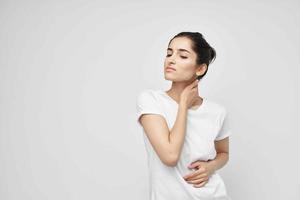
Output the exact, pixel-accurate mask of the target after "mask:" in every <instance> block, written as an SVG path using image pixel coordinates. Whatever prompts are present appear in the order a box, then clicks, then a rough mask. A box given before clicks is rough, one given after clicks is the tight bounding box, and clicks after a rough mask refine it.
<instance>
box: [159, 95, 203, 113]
mask: <svg viewBox="0 0 300 200" xmlns="http://www.w3.org/2000/svg"><path fill="white" fill-rule="evenodd" d="M159 92H160V93H162V94H163V95H164V96H165V97H167V98H168V99H169V100H170V101H171V102H173V104H175V105H176V106H177V107H178V103H177V102H176V101H175V100H174V99H173V98H172V97H170V96H169V95H168V94H167V93H166V91H164V90H159ZM201 98H202V99H203V100H202V103H201V105H200V106H199V107H197V109H191V108H189V109H188V111H189V112H198V111H200V110H203V106H204V105H205V104H206V101H207V99H206V98H205V97H201Z"/></svg>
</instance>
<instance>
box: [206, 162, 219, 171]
mask: <svg viewBox="0 0 300 200" xmlns="http://www.w3.org/2000/svg"><path fill="white" fill-rule="evenodd" d="M208 164H209V165H210V168H211V169H212V171H213V172H215V171H217V163H216V161H215V160H210V161H208Z"/></svg>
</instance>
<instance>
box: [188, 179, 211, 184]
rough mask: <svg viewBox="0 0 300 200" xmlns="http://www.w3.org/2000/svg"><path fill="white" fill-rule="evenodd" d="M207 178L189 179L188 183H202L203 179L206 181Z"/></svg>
mask: <svg viewBox="0 0 300 200" xmlns="http://www.w3.org/2000/svg"><path fill="white" fill-rule="evenodd" d="M206 180H207V178H199V179H196V180H189V181H186V182H188V183H191V184H200V183H202V182H203V181H206Z"/></svg>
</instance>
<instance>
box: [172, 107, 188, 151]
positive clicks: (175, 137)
mask: <svg viewBox="0 0 300 200" xmlns="http://www.w3.org/2000/svg"><path fill="white" fill-rule="evenodd" d="M186 120H187V107H186V106H185V105H184V104H179V106H178V111H177V116H176V120H175V123H174V125H173V127H172V129H171V131H170V134H169V143H170V148H171V150H172V153H173V154H174V155H176V156H179V155H180V152H181V149H182V146H183V143H184V138H185V132H186Z"/></svg>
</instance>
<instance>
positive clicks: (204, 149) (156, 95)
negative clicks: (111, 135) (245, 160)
mask: <svg viewBox="0 0 300 200" xmlns="http://www.w3.org/2000/svg"><path fill="white" fill-rule="evenodd" d="M215 57H216V52H215V50H214V48H212V47H211V46H210V45H209V44H208V43H207V41H206V40H205V39H204V37H203V36H202V34H201V33H198V32H181V33H179V34H177V35H176V36H174V37H173V38H172V39H171V40H170V42H169V44H168V49H167V55H166V58H165V62H164V69H165V71H164V75H165V79H166V80H170V81H172V86H171V88H170V89H169V90H168V91H163V90H153V89H146V90H144V91H142V92H141V93H140V94H139V95H138V98H137V118H138V122H139V124H140V125H141V126H142V127H143V132H144V133H145V134H143V135H144V141H145V145H146V150H147V155H148V165H149V174H150V176H149V180H150V199H151V200H208V199H209V200H212V199H218V200H228V199H230V197H229V196H228V195H227V191H226V187H225V185H224V182H223V179H222V178H221V176H220V175H219V174H218V173H217V170H218V169H220V168H222V167H223V166H224V165H225V164H226V163H227V161H228V159H229V157H228V156H229V135H230V134H231V131H230V130H229V127H228V122H227V121H228V120H227V115H226V113H227V112H226V109H225V108H224V106H222V105H220V104H218V103H216V102H213V101H211V100H208V99H207V98H205V97H203V96H202V97H201V96H199V90H198V82H200V80H201V79H202V78H203V77H204V76H205V74H206V73H207V70H208V66H209V64H210V63H211V62H212V60H214V59H215Z"/></svg>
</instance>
